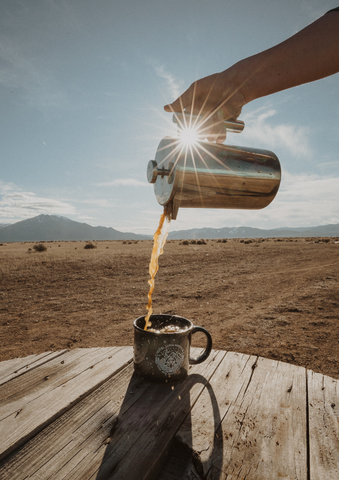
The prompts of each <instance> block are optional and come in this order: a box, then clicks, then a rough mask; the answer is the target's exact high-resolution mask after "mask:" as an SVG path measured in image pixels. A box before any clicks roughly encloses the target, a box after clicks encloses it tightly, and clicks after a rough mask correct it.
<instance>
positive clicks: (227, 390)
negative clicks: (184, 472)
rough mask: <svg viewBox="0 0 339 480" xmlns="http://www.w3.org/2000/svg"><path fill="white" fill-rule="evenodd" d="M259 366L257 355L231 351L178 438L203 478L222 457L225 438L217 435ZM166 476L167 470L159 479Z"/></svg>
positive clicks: (179, 432) (181, 429)
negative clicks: (231, 407)
mask: <svg viewBox="0 0 339 480" xmlns="http://www.w3.org/2000/svg"><path fill="white" fill-rule="evenodd" d="M256 363H257V357H256V356H249V355H244V354H240V353H233V352H228V353H227V354H226V356H225V357H224V359H223V360H222V362H221V363H220V365H219V367H218V369H217V370H216V372H215V373H214V375H213V377H212V378H211V380H210V382H209V385H207V387H206V388H205V389H204V391H203V392H202V394H201V396H200V397H199V400H198V401H197V403H196V404H195V406H194V408H193V409H192V411H191V415H189V416H188V417H187V419H186V420H185V422H184V423H183V424H182V426H181V427H180V430H179V431H178V433H177V435H176V438H177V440H178V441H179V442H180V443H181V444H183V445H185V446H186V447H187V448H188V449H190V450H191V452H192V453H193V457H194V461H195V463H196V464H197V462H198V463H199V465H197V468H198V469H199V468H200V470H201V471H202V472H203V474H204V475H207V472H208V471H209V470H210V468H211V464H212V461H213V460H214V461H216V462H217V461H218V460H219V461H220V459H221V458H222V457H221V455H222V451H223V448H222V435H221V436H220V438H219V437H218V436H217V435H218V433H217V432H218V430H219V428H220V424H221V421H222V419H223V418H224V417H225V415H226V413H227V411H228V410H229V409H230V406H231V405H232V404H234V403H235V402H236V400H237V398H238V396H239V395H240V396H243V393H244V391H245V389H246V388H247V385H248V383H249V381H250V379H251V376H252V374H253V368H252V367H253V366H255V365H256ZM221 466H222V464H221V465H220V466H219V467H220V468H221ZM166 475H167V474H166V472H165V469H164V471H162V472H161V474H160V475H159V480H162V478H163V476H164V478H166Z"/></svg>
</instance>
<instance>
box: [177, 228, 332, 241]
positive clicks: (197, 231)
mask: <svg viewBox="0 0 339 480" xmlns="http://www.w3.org/2000/svg"><path fill="white" fill-rule="evenodd" d="M278 237H339V224H336V225H321V226H318V227H301V228H289V227H282V228H274V229H271V230H262V229H260V228H251V227H235V228H230V227H225V228H218V229H217V228H192V229H191V230H179V231H177V232H171V233H170V234H169V235H168V238H169V239H172V240H174V239H177V240H179V239H199V238H205V239H208V238H210V239H212V238H278Z"/></svg>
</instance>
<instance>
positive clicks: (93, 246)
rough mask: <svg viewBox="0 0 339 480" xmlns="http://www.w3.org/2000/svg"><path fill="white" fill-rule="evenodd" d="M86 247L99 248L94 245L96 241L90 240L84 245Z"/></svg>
mask: <svg viewBox="0 0 339 480" xmlns="http://www.w3.org/2000/svg"><path fill="white" fill-rule="evenodd" d="M84 248H86V249H88V248H97V246H96V245H94V243H92V242H88V243H86V245H85V246H84Z"/></svg>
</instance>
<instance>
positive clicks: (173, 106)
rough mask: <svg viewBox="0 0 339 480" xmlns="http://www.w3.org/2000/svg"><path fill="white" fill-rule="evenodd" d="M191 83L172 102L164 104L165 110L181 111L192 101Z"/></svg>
mask: <svg viewBox="0 0 339 480" xmlns="http://www.w3.org/2000/svg"><path fill="white" fill-rule="evenodd" d="M192 91H193V89H192V85H191V86H190V87H189V88H188V89H187V90H186V91H185V92H184V93H183V94H182V95H180V97H178V98H177V99H176V100H174V102H172V103H169V104H168V105H165V106H164V110H165V112H183V111H184V109H185V108H186V107H189V106H190V105H191V103H192Z"/></svg>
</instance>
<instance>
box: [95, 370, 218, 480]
mask: <svg viewBox="0 0 339 480" xmlns="http://www.w3.org/2000/svg"><path fill="white" fill-rule="evenodd" d="M198 384H200V385H201V387H203V386H204V387H205V389H206V391H207V392H208V393H209V397H210V404H211V406H212V412H213V423H214V431H213V432H208V436H209V437H210V438H212V437H213V442H212V443H213V444H212V445H210V448H209V450H210V452H211V453H210V455H209V457H208V459H207V460H205V461H203V460H201V458H200V454H199V452H197V451H194V438H193V437H192V435H193V433H192V428H193V426H194V425H193V424H192V422H194V417H193V418H192V416H191V410H192V408H193V406H194V404H195V402H196V401H197V399H198V397H200V395H202V394H203V392H205V390H204V389H203V388H199V387H197V385H198ZM199 392H200V393H199ZM181 427H182V428H184V437H182V436H180V435H177V433H178V431H179V430H180V429H181ZM222 459H223V434H222V425H221V417H220V411H219V406H218V402H217V399H216V396H215V394H214V391H213V388H212V387H211V385H210V384H209V383H208V381H207V379H206V378H205V377H204V376H202V375H200V374H194V373H193V374H191V375H188V377H186V378H185V379H184V380H181V381H178V382H175V383H152V382H150V381H145V380H143V379H142V378H141V377H139V376H138V375H136V374H135V373H133V375H132V376H131V377H130V381H129V383H128V385H127V390H126V394H125V397H124V400H123V403H122V404H121V408H120V411H119V415H118V416H117V417H116V418H115V420H114V423H113V426H112V429H111V432H110V440H109V443H108V444H107V447H106V450H105V454H104V457H103V459H102V462H101V465H100V467H99V470H98V471H97V475H96V477H95V478H96V479H97V480H99V479H100V480H103V479H105V480H106V479H116V480H125V479H126V480H132V479H145V480H146V479H147V480H149V479H150V480H151V479H156V480H177V479H178V478H181V479H183V480H185V479H187V480H188V479H197V480H200V479H204V478H206V475H207V473H208V471H209V470H210V469H211V466H212V463H213V469H212V470H211V472H210V475H212V476H209V478H210V479H213V480H219V479H220V476H221V470H222Z"/></svg>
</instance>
